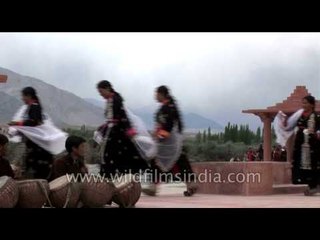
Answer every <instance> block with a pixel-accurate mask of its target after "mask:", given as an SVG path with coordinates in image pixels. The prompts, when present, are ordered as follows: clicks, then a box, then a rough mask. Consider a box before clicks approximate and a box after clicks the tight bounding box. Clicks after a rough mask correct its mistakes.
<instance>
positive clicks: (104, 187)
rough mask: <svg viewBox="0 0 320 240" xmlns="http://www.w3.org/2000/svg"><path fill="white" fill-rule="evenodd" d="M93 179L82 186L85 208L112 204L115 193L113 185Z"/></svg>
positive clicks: (82, 198) (81, 198)
mask: <svg viewBox="0 0 320 240" xmlns="http://www.w3.org/2000/svg"><path fill="white" fill-rule="evenodd" d="M94 180H95V179H94V178H93V177H92V178H91V179H90V181H85V182H83V183H82V184H81V194H80V200H81V202H82V203H83V205H84V206H85V207H91V208H95V207H103V206H104V205H106V204H108V203H111V200H112V197H113V195H114V192H115V187H114V185H113V183H111V182H107V181H99V180H100V179H97V180H98V181H94Z"/></svg>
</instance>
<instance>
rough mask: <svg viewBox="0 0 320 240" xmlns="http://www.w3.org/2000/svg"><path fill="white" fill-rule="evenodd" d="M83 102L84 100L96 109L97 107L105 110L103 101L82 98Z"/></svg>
mask: <svg viewBox="0 0 320 240" xmlns="http://www.w3.org/2000/svg"><path fill="white" fill-rule="evenodd" d="M84 100H86V101H87V102H89V103H91V104H92V105H95V106H96V107H99V108H105V106H106V104H105V101H103V100H97V99H94V98H84Z"/></svg>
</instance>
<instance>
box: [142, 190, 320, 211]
mask: <svg viewBox="0 0 320 240" xmlns="http://www.w3.org/2000/svg"><path fill="white" fill-rule="evenodd" d="M184 190H185V185H184V184H163V185H161V186H160V188H159V193H158V196H156V197H150V196H146V195H142V196H141V198H140V200H139V202H138V203H137V204H136V208H319V207H320V194H318V195H315V196H312V197H306V196H304V195H303V193H294V194H276V195H266V196H235V195H234V196H232V195H221V194H219V195H215V194H196V195H194V196H192V197H184V196H183V194H182V193H183V191H184Z"/></svg>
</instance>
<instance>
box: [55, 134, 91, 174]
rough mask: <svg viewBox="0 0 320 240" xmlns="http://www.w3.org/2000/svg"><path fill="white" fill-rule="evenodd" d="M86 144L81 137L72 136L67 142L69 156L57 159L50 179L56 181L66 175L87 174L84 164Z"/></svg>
mask: <svg viewBox="0 0 320 240" xmlns="http://www.w3.org/2000/svg"><path fill="white" fill-rule="evenodd" d="M85 142H86V140H84V139H83V138H81V137H77V136H70V137H68V138H67V140H66V150H67V152H68V154H67V155H66V156H64V157H62V158H60V159H56V160H55V161H54V162H53V165H52V173H51V177H50V179H51V180H53V179H56V178H59V177H61V176H63V175H66V174H82V175H84V174H86V173H88V170H87V168H86V166H85V164H84V160H83V157H84V151H85Z"/></svg>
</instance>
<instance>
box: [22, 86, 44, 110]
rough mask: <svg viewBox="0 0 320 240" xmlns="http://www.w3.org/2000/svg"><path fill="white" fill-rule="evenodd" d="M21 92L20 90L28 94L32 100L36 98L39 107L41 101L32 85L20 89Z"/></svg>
mask: <svg viewBox="0 0 320 240" xmlns="http://www.w3.org/2000/svg"><path fill="white" fill-rule="evenodd" d="M21 92H22V95H24V96H29V97H31V98H32V99H33V100H36V101H37V102H38V104H39V106H40V108H41V103H40V100H39V97H38V95H37V91H36V90H35V89H34V88H33V87H25V88H24V89H22V91H21Z"/></svg>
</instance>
